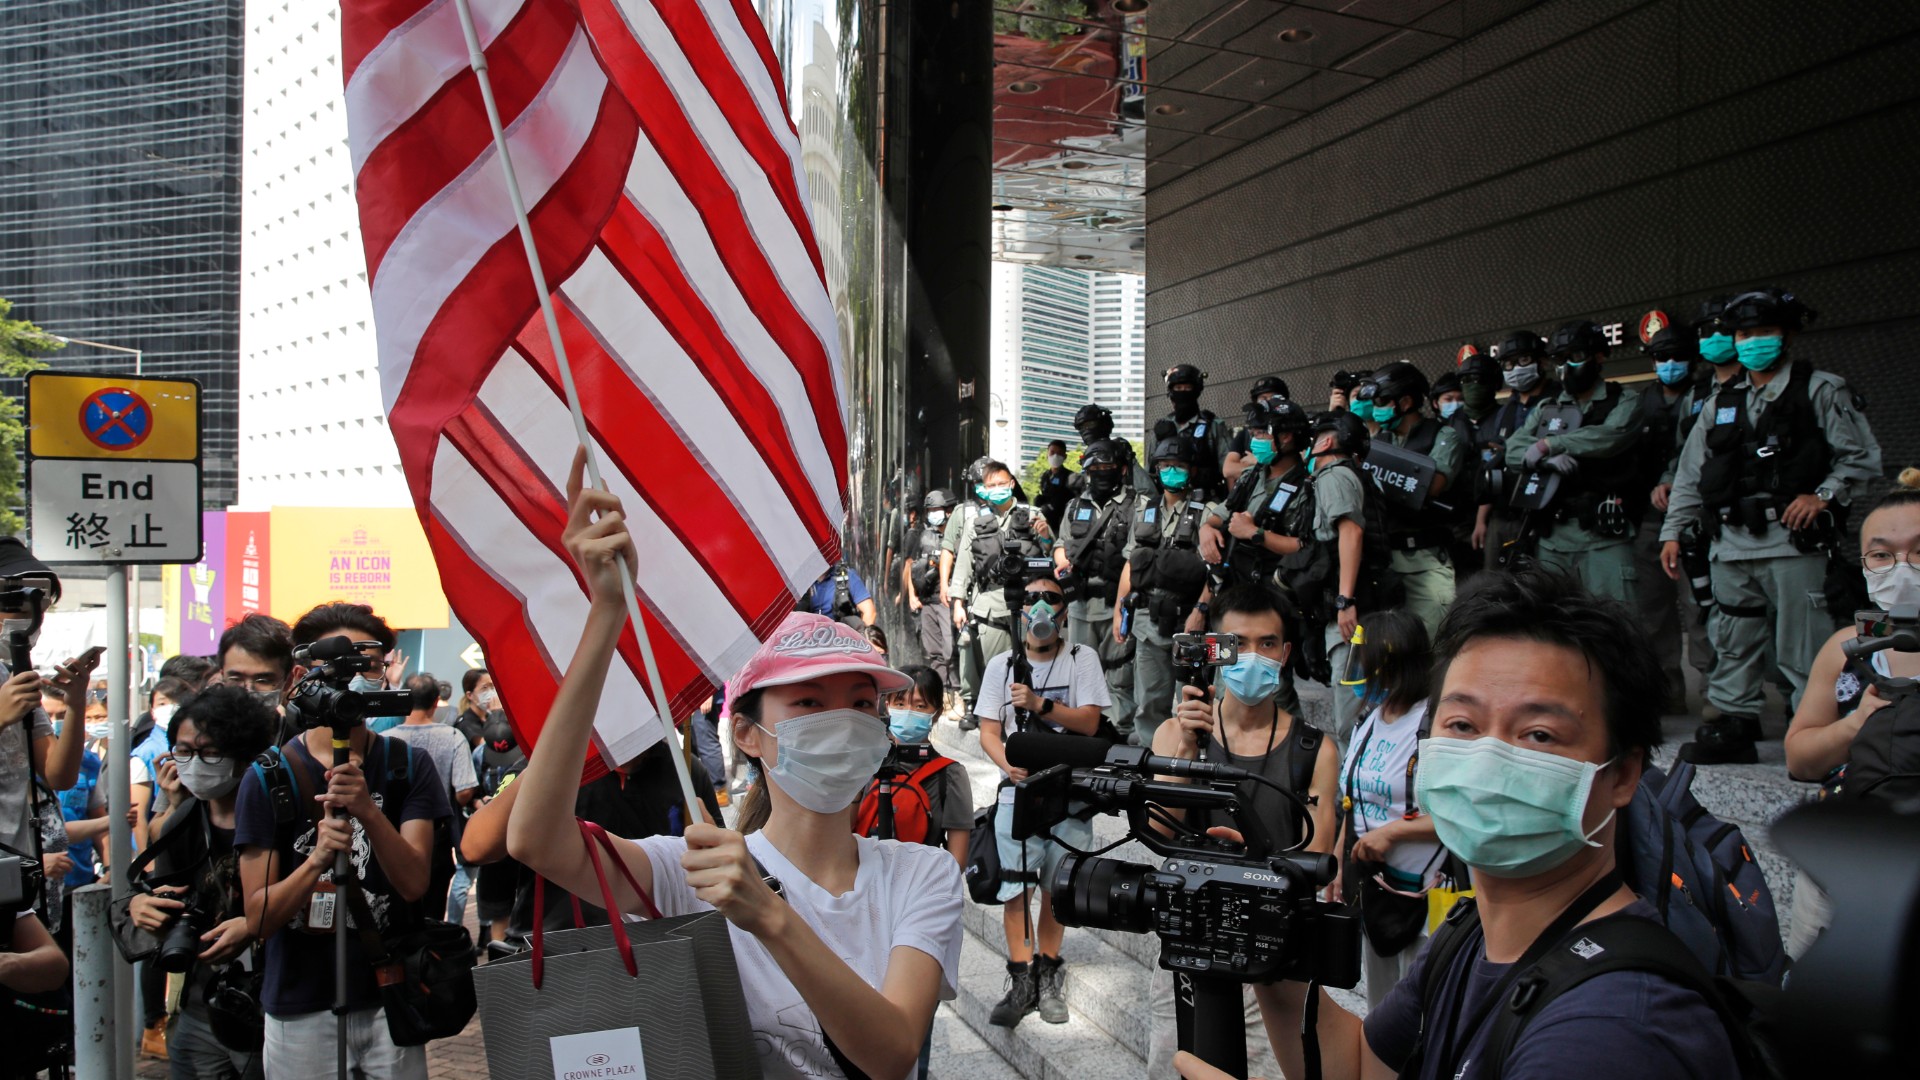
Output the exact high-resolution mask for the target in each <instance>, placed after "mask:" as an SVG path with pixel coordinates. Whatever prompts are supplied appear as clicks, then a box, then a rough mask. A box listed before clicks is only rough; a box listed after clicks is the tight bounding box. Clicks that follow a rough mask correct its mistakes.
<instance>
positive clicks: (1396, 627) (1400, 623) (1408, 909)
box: [1334, 610, 1446, 1008]
mask: <svg viewBox="0 0 1920 1080" xmlns="http://www.w3.org/2000/svg"><path fill="white" fill-rule="evenodd" d="M1362 637H1364V639H1363V640H1361V642H1360V644H1358V645H1355V646H1354V648H1353V650H1352V653H1351V654H1350V655H1351V657H1352V659H1351V660H1350V661H1349V662H1348V665H1347V666H1348V673H1347V675H1346V677H1344V678H1343V679H1341V683H1342V686H1341V687H1340V688H1337V691H1336V692H1341V693H1344V692H1347V691H1349V690H1350V691H1351V692H1352V693H1353V695H1354V696H1355V697H1358V698H1359V699H1360V707H1361V708H1362V709H1363V710H1365V717H1364V718H1363V719H1362V720H1361V721H1360V724H1359V726H1358V727H1356V728H1355V729H1354V732H1353V740H1352V743H1351V744H1350V746H1349V747H1348V750H1347V758H1346V761H1344V762H1342V763H1341V766H1340V796H1341V798H1340V806H1341V808H1342V810H1343V813H1342V815H1341V817H1342V824H1341V826H1340V842H1339V844H1338V845H1336V846H1335V848H1334V850H1335V851H1338V852H1340V871H1341V872H1340V876H1339V877H1338V878H1337V879H1336V886H1337V887H1338V888H1339V890H1340V891H1341V894H1342V898H1343V899H1345V900H1346V902H1347V903H1349V904H1355V905H1358V906H1359V909H1360V924H1361V929H1362V930H1363V931H1364V935H1365V937H1366V945H1365V947H1363V948H1362V949H1361V962H1360V963H1361V971H1362V972H1363V973H1364V974H1365V975H1366V979H1367V1005H1368V1007H1370V1008H1377V1007H1378V1006H1379V1004H1380V1002H1381V1001H1382V1000H1384V999H1385V998H1386V996H1387V991H1389V990H1391V989H1393V987H1394V984H1395V983H1397V982H1399V981H1400V978H1401V976H1402V975H1404V974H1406V971H1407V968H1408V967H1409V966H1410V965H1411V964H1412V963H1413V958H1414V957H1415V956H1417V955H1419V952H1420V943H1421V941H1422V940H1424V939H1425V937H1426V923H1427V918H1426V916H1427V897H1426V893H1427V890H1428V889H1429V888H1431V887H1432V886H1433V884H1434V879H1435V877H1436V876H1437V875H1438V873H1439V872H1440V871H1441V870H1442V869H1443V867H1442V862H1443V860H1444V859H1445V858H1446V851H1445V849H1443V848H1442V847H1441V846H1440V841H1439V839H1438V835H1437V834H1436V833H1435V831H1434V828H1433V819H1432V818H1430V817H1428V816H1427V815H1426V814H1423V813H1421V811H1420V805H1419V801H1418V800H1417V799H1416V798H1415V797H1414V779H1415V776H1416V775H1417V772H1418V769H1419V761H1420V744H1421V742H1422V741H1423V740H1424V739H1425V738H1426V736H1427V734H1428V732H1429V730H1430V729H1431V728H1432V721H1430V720H1429V719H1428V717H1427V689H1428V686H1427V683H1428V674H1429V672H1430V671H1431V670H1432V668H1433V646H1432V644H1431V641H1430V639H1429V638H1428V637H1427V630H1426V627H1425V625H1423V624H1422V623H1421V622H1420V620H1419V619H1417V618H1415V617H1414V616H1413V615H1411V614H1409V613H1408V612H1405V611H1397V610H1396V611H1384V612H1380V613H1379V614H1375V615H1369V616H1367V620H1366V622H1365V624H1364V625H1363V626H1362V627H1361V634H1359V635H1356V639H1361V638H1362Z"/></svg>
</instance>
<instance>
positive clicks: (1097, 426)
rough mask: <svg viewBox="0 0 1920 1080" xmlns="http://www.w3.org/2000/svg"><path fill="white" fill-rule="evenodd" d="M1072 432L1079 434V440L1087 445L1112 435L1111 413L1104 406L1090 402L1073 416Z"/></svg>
mask: <svg viewBox="0 0 1920 1080" xmlns="http://www.w3.org/2000/svg"><path fill="white" fill-rule="evenodd" d="M1073 430H1075V431H1077V432H1079V433H1080V438H1081V439H1082V440H1083V441H1085V442H1088V443H1091V442H1093V441H1094V440H1096V439H1104V438H1106V437H1107V436H1109V435H1111V434H1113V412H1112V410H1110V409H1108V408H1107V407H1106V406H1105V405H1100V404H1097V403H1095V402H1091V401H1090V402H1088V403H1086V404H1085V405H1082V406H1080V411H1079V412H1077V413H1074V414H1073Z"/></svg>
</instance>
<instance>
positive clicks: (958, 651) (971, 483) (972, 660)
mask: <svg viewBox="0 0 1920 1080" xmlns="http://www.w3.org/2000/svg"><path fill="white" fill-rule="evenodd" d="M992 460H993V459H992V458H990V457H987V456H985V455H982V456H980V457H978V458H975V459H974V460H973V463H972V464H970V465H968V466H967V470H966V472H964V473H962V474H961V476H960V480H961V486H962V496H961V500H962V501H961V504H960V507H959V509H958V510H957V511H955V512H954V513H953V514H952V516H950V517H948V518H947V527H946V530H945V531H944V532H942V533H941V534H940V602H941V603H943V604H946V605H947V609H948V617H949V618H952V617H953V609H954V608H955V607H957V606H959V604H958V602H959V601H961V600H964V599H965V597H964V596H962V595H960V594H958V593H956V592H955V591H954V589H953V570H954V566H955V564H956V563H957V562H958V561H959V552H960V548H961V545H963V544H965V543H966V538H967V537H968V536H971V535H972V534H973V523H974V521H975V519H977V518H978V517H979V516H980V515H982V514H985V513H989V512H990V511H989V510H988V509H987V504H986V500H984V499H982V498H981V497H980V494H979V492H980V481H981V478H982V477H983V476H985V475H986V468H987V464H988V463H989V462H991V461H992ZM954 625H955V626H956V627H959V631H958V632H957V633H956V634H955V635H954V653H955V657H956V664H957V666H958V667H959V670H960V682H959V684H958V685H959V686H960V690H961V704H962V705H963V706H964V708H963V709H962V711H961V713H960V729H961V730H962V731H972V730H973V728H974V724H975V723H976V721H975V720H974V718H973V700H974V693H975V691H976V690H978V689H979V686H980V673H981V671H983V670H985V668H986V661H987V658H986V657H984V656H981V655H980V643H979V642H978V641H976V640H974V634H973V628H972V627H970V626H964V625H962V624H961V622H960V620H959V619H954Z"/></svg>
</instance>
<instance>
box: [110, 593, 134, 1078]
mask: <svg viewBox="0 0 1920 1080" xmlns="http://www.w3.org/2000/svg"><path fill="white" fill-rule="evenodd" d="M129 666H130V665H129V664H128V663H127V569H126V567H125V566H123V565H121V564H119V563H111V564H108V566H107V686H108V687H110V688H115V689H110V690H109V691H108V693H107V720H108V735H107V806H108V807H109V808H110V809H109V811H108V813H107V852H108V855H109V857H110V860H111V863H112V866H113V871H112V873H113V898H114V899H115V900H118V899H120V898H122V897H124V896H126V895H127V892H128V887H127V873H126V868H127V867H128V866H129V865H131V864H132V862H133V830H132V827H131V826H129V825H128V824H127V814H126V808H127V806H128V805H129V799H130V792H129V787H130V784H129V782H128V781H129V772H130V770H129V768H128V759H129V758H130V756H131V755H132V753H133V747H132V746H131V745H130V743H131V742H132V736H133V731H132V728H131V727H129V725H128V724H127V700H128V697H129V695H128V694H127V693H125V692H124V691H125V688H126V686H127V679H128V677H129V672H128V668H129ZM139 1030H140V1027H139V1025H137V1024H135V1023H134V1022H133V965H131V964H129V963H127V962H126V960H125V959H123V958H122V957H121V956H120V953H119V950H114V955H113V1035H114V1040H113V1061H114V1066H113V1068H114V1076H116V1077H119V1078H120V1080H130V1078H131V1077H132V1076H133V1038H134V1032H137V1031H139Z"/></svg>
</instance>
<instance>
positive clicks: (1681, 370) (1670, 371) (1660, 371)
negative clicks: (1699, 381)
mask: <svg viewBox="0 0 1920 1080" xmlns="http://www.w3.org/2000/svg"><path fill="white" fill-rule="evenodd" d="M1692 369H1693V365H1692V364H1689V363H1687V362H1686V361H1685V360H1661V361H1658V362H1656V363H1655V364H1654V365H1653V373H1654V374H1655V375H1657V376H1659V377H1660V382H1661V384H1662V385H1664V386H1679V385H1680V384H1681V383H1683V382H1686V381H1687V373H1688V372H1689V371H1691V370H1692Z"/></svg>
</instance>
